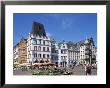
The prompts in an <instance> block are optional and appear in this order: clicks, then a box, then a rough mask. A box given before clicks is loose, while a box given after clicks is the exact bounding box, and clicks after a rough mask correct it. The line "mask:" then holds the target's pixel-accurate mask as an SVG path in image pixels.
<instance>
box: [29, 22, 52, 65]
mask: <svg viewBox="0 0 110 88" xmlns="http://www.w3.org/2000/svg"><path fill="white" fill-rule="evenodd" d="M27 62H28V63H32V64H33V63H45V62H46V63H47V62H51V38H50V37H49V36H47V35H46V32H45V29H44V25H43V24H41V23H38V22H33V26H32V31H31V32H30V33H29V35H28V38H27Z"/></svg>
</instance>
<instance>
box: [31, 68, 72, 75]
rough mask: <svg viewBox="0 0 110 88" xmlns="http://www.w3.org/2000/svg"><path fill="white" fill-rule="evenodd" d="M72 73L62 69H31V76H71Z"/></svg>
mask: <svg viewBox="0 0 110 88" xmlns="http://www.w3.org/2000/svg"><path fill="white" fill-rule="evenodd" d="M71 74H73V73H72V71H69V70H67V69H66V68H64V69H54V68H46V69H42V68H41V69H33V70H32V75H71Z"/></svg>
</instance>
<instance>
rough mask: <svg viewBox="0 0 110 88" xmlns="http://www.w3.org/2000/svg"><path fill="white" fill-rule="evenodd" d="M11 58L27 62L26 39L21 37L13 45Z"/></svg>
mask: <svg viewBox="0 0 110 88" xmlns="http://www.w3.org/2000/svg"><path fill="white" fill-rule="evenodd" d="M13 54H14V55H13V58H14V59H13V60H14V62H18V63H20V64H22V63H27V39H25V38H22V39H21V40H20V42H19V43H18V44H17V45H15V46H14V49H13Z"/></svg>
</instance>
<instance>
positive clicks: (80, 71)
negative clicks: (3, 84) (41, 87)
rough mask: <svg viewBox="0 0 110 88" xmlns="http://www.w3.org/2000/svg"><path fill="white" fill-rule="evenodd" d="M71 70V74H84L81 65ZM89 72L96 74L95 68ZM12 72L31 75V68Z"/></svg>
mask: <svg viewBox="0 0 110 88" xmlns="http://www.w3.org/2000/svg"><path fill="white" fill-rule="evenodd" d="M72 71H73V75H86V73H85V71H84V68H83V67H82V66H76V67H74V69H73V70H72ZM91 72H92V73H91V75H97V70H96V69H92V71H91ZM13 74H14V75H32V73H31V70H28V71H22V70H15V71H14V72H13Z"/></svg>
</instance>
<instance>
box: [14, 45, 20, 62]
mask: <svg viewBox="0 0 110 88" xmlns="http://www.w3.org/2000/svg"><path fill="white" fill-rule="evenodd" d="M18 58H19V43H17V44H16V45H15V46H14V48H13V62H14V63H15V62H18Z"/></svg>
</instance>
